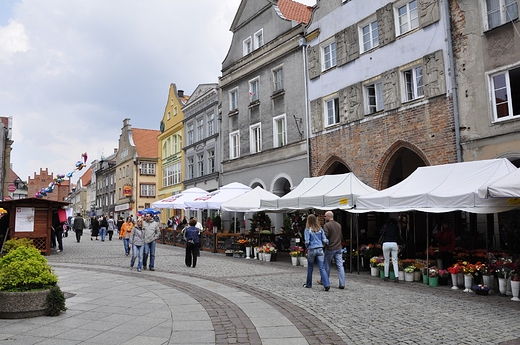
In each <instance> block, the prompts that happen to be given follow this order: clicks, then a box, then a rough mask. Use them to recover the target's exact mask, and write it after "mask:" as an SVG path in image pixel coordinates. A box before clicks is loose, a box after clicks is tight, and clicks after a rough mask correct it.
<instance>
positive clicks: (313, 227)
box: [303, 211, 345, 291]
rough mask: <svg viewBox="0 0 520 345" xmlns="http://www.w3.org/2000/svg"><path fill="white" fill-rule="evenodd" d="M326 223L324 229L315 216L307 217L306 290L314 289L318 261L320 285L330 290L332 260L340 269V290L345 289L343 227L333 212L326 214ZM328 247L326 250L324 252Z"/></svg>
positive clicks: (305, 234)
mask: <svg viewBox="0 0 520 345" xmlns="http://www.w3.org/2000/svg"><path fill="white" fill-rule="evenodd" d="M325 220H326V223H325V225H324V226H323V229H322V228H321V226H320V225H319V223H318V219H317V218H316V216H315V215H313V214H310V215H308V216H307V224H306V227H305V233H304V238H305V246H306V248H307V260H308V261H309V264H308V266H307V281H306V282H305V284H303V287H305V288H311V287H312V272H313V270H314V262H315V261H317V263H318V268H319V270H320V276H321V280H318V284H320V285H323V286H324V289H325V291H329V290H330V281H329V276H330V264H331V262H332V258H334V261H335V262H336V267H337V269H338V278H339V288H340V289H344V288H345V269H344V268H343V254H342V247H341V238H342V236H343V234H342V231H341V225H340V224H339V223H338V222H336V221H335V220H334V214H333V213H332V211H327V212H325ZM324 245H326V246H327V247H326V250H325V251H324V250H323V247H324Z"/></svg>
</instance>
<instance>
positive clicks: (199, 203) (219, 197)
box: [184, 182, 251, 210]
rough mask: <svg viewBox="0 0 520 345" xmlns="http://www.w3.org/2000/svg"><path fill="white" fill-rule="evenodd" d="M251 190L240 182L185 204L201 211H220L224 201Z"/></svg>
mask: <svg viewBox="0 0 520 345" xmlns="http://www.w3.org/2000/svg"><path fill="white" fill-rule="evenodd" d="M250 190H251V187H248V186H246V185H244V184H242V183H239V182H232V183H229V184H227V185H225V186H222V187H220V188H219V189H218V190H216V191H214V192H211V193H208V194H206V195H203V196H199V197H196V198H194V199H192V200H188V201H185V202H184V205H185V207H186V208H191V209H199V210H218V209H220V205H221V204H222V203H223V202H224V201H228V200H231V199H233V198H236V197H237V196H239V195H241V194H244V193H246V192H248V191H250Z"/></svg>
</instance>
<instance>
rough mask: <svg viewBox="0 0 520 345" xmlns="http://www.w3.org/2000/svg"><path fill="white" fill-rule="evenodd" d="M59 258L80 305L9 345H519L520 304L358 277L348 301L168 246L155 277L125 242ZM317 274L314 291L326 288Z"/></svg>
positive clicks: (43, 320) (5, 324)
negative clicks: (137, 263)
mask: <svg viewBox="0 0 520 345" xmlns="http://www.w3.org/2000/svg"><path fill="white" fill-rule="evenodd" d="M64 246H65V251H64V252H61V253H55V252H53V253H52V255H51V256H50V257H48V259H49V262H50V264H51V265H52V266H53V267H54V268H55V270H56V273H57V274H58V276H59V278H60V286H61V288H62V290H63V291H64V292H65V293H67V295H70V296H71V297H69V298H68V299H67V307H68V310H67V311H66V312H65V313H62V315H60V316H58V317H54V318H51V317H40V318H34V319H27V320H0V345H4V344H125V345H131V344H147V345H148V344H289V345H290V344H502V345H513V344H520V328H519V327H518V324H519V320H520V303H519V302H514V301H511V297H510V296H507V297H502V296H500V295H498V294H492V295H490V296H478V295H475V294H474V293H464V292H463V291H462V290H452V289H451V287H450V286H439V287H436V288H432V287H428V286H427V285H425V284H422V283H419V282H414V283H410V282H400V283H399V284H395V283H393V282H383V281H382V280H381V279H379V278H374V277H371V276H370V275H369V273H367V272H362V273H360V274H358V273H353V274H347V277H346V279H347V284H346V287H345V289H344V290H340V289H338V285H337V282H338V280H337V276H336V275H335V272H334V269H333V270H332V272H331V283H332V285H331V290H330V291H329V292H325V291H323V290H322V287H321V286H320V285H318V284H313V287H312V289H305V288H302V284H303V283H304V282H305V276H306V269H305V268H303V267H301V266H292V265H291V263H290V258H289V257H288V256H287V255H286V254H285V255H282V254H281V253H279V258H278V261H276V262H270V263H267V262H260V261H257V260H252V259H251V260H246V259H237V258H232V257H226V256H225V255H224V254H215V253H208V252H202V253H201V257H200V258H199V261H198V263H197V267H196V268H189V267H186V266H185V265H184V249H183V248H178V247H172V246H167V245H158V246H157V253H156V264H155V268H156V271H155V272H150V271H142V272H136V271H130V269H129V262H130V258H129V257H127V256H125V255H124V250H123V244H122V241H120V240H118V239H117V237H116V238H115V239H114V240H113V241H105V242H101V241H90V238H89V236H88V234H87V235H84V236H83V238H82V241H81V243H76V241H75V240H74V238H73V237H71V236H70V235H69V237H67V238H65V239H64ZM318 274H319V273H318V270H317V269H315V270H314V275H315V276H314V281H316V280H317V279H318V278H319V277H318Z"/></svg>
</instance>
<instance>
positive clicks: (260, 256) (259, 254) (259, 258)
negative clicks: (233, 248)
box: [258, 252, 264, 261]
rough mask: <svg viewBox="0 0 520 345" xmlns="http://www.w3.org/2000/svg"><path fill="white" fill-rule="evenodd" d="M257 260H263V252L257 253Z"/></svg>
mask: <svg viewBox="0 0 520 345" xmlns="http://www.w3.org/2000/svg"><path fill="white" fill-rule="evenodd" d="M258 260H260V261H264V253H263V252H259V253H258Z"/></svg>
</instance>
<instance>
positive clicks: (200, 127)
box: [197, 118, 204, 140]
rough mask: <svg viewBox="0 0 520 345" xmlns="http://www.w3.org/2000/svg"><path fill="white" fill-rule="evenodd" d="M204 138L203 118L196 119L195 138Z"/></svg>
mask: <svg viewBox="0 0 520 345" xmlns="http://www.w3.org/2000/svg"><path fill="white" fill-rule="evenodd" d="M202 139H204V119H203V118H200V119H198V120H197V140H202Z"/></svg>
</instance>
